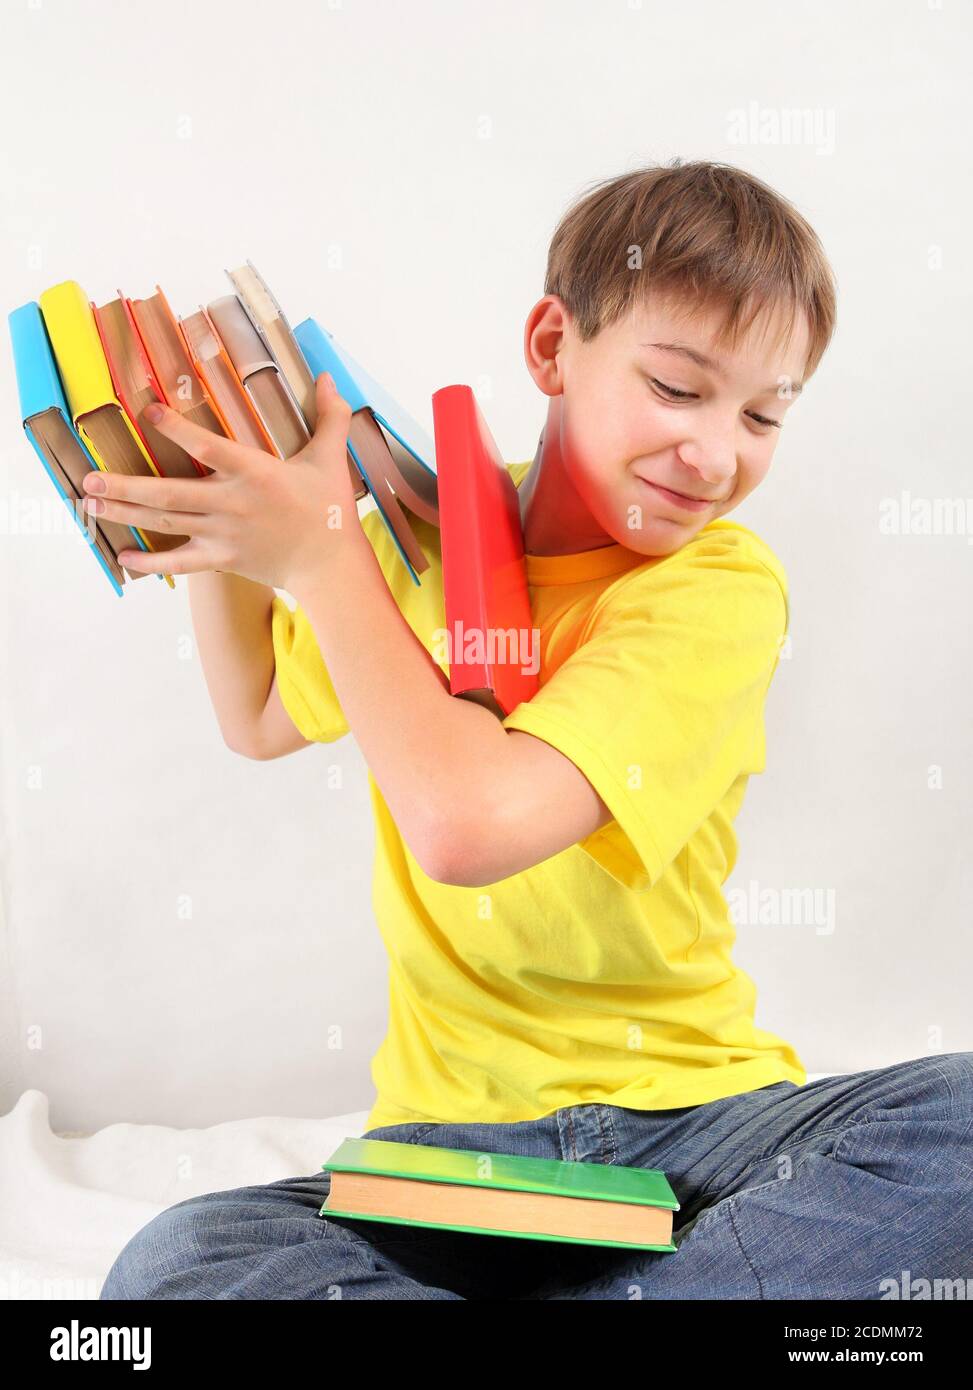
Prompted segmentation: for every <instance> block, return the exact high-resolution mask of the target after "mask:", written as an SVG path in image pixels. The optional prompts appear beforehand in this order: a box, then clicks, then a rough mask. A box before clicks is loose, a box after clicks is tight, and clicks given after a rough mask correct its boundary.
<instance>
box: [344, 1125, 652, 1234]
mask: <svg viewBox="0 0 973 1390" xmlns="http://www.w3.org/2000/svg"><path fill="white" fill-rule="evenodd" d="M321 1167H322V1168H323V1169H324V1170H325V1171H326V1172H330V1173H331V1175H332V1176H331V1187H330V1191H329V1193H328V1196H327V1198H326V1199H325V1201H324V1203H323V1205H322V1206H321V1208H320V1211H319V1215H321V1216H329V1217H330V1216H348V1217H354V1218H355V1219H356V1220H361V1221H391V1222H393V1223H396V1224H398V1225H403V1226H436V1227H439V1228H440V1229H441V1230H446V1231H467V1232H470V1233H472V1234H474V1235H492V1236H516V1237H519V1238H520V1239H524V1240H555V1241H558V1240H560V1241H569V1242H571V1243H572V1244H576V1245H608V1246H619V1247H623V1248H625V1249H629V1250H669V1251H671V1250H675V1248H676V1246H675V1243H674V1241H673V1238H672V1213H673V1212H674V1211H678V1210H679V1202H678V1201H677V1199H676V1194H675V1193H674V1192H673V1190H672V1188H671V1187H670V1186H669V1182H668V1179H667V1178H666V1175H665V1173H663V1172H662V1171H661V1169H658V1168H623V1167H621V1166H619V1165H617V1164H608V1163H572V1162H567V1161H564V1160H562V1159H554V1158H527V1157H522V1156H520V1155H516V1154H493V1153H486V1154H485V1153H482V1152H477V1151H474V1150H473V1149H444V1148H438V1147H436V1146H435V1145H432V1144H402V1143H397V1142H395V1141H393V1140H389V1139H346V1140H345V1141H344V1142H343V1143H342V1144H341V1145H340V1147H339V1148H338V1149H336V1151H335V1152H334V1153H333V1154H332V1155H331V1157H330V1158H329V1159H328V1161H327V1163H322V1165H321Z"/></svg>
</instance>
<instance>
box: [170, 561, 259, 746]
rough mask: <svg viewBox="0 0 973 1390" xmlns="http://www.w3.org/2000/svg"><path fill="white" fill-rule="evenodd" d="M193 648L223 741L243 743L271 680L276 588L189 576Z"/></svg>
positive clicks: (236, 578) (225, 577) (227, 577)
mask: <svg viewBox="0 0 973 1390" xmlns="http://www.w3.org/2000/svg"><path fill="white" fill-rule="evenodd" d="M187 577H188V580H189V605H190V609H191V611H192V618H193V630H194V632H195V635H196V647H197V649H198V651H199V657H200V661H201V663H202V667H203V675H204V677H205V680H206V686H207V689H208V690H209V695H210V700H211V701H212V704H213V709H214V711H215V713H216V718H217V722H218V724H219V726H220V732H221V733H222V735H223V738H224V739H225V741H226V742H227V743H228V744H230V745H231V746H232V745H241V744H242V743H243V742H244V741H245V740H246V737H247V733H248V731H249V730H250V729H252V728H253V726H254V724H255V722H256V720H257V719H258V718H259V716H260V714H261V713H262V711H263V709H264V707H265V705H266V703H267V696H268V694H269V693H270V687H271V683H272V681H273V676H274V647H273V640H272V638H271V628H270V609H271V604H272V602H273V598H274V590H273V589H272V588H270V587H269V585H266V584H255V583H254V582H253V580H250V579H244V578H243V577H242V576H241V575H238V574H222V573H217V572H216V571H203V572H200V573H196V574H190V575H188V576H187Z"/></svg>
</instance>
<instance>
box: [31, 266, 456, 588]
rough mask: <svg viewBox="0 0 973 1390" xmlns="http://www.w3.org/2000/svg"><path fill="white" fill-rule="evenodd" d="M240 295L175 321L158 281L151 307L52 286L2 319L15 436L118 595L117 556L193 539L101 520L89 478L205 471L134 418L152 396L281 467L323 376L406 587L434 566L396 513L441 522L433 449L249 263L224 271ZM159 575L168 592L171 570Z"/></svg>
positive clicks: (69, 283) (358, 484)
mask: <svg viewBox="0 0 973 1390" xmlns="http://www.w3.org/2000/svg"><path fill="white" fill-rule="evenodd" d="M227 274H228V276H229V278H230V281H231V283H232V285H233V287H234V291H235V293H233V294H228V295H223V296H222V297H220V298H218V299H214V300H212V301H211V302H210V303H209V304H207V305H206V307H205V308H203V307H200V308H199V309H198V310H197V312H196V313H194V314H190V315H189V316H188V317H187V318H182V317H180V316H178V315H176V314H175V313H173V310H172V308H171V307H170V305H169V301H168V300H167V298H166V296H165V294H164V293H163V292H162V290H161V288H160V287H159V286H158V285H157V286H156V292H155V294H154V295H152V296H151V297H150V298H148V299H129V298H127V297H126V296H125V295H124V294H122V293H121V292H119V293H118V294H117V296H116V298H115V299H113V300H110V301H108V302H107V303H106V304H102V305H100V306H99V305H96V304H94V303H92V302H90V301H89V300H88V298H87V296H86V295H85V293H84V291H83V290H82V288H81V286H80V285H79V284H77V282H76V281H73V280H66V281H64V282H63V283H62V284H59V285H54V286H53V287H52V288H50V289H47V290H45V291H44V292H43V294H42V295H41V296H40V302H39V303H38V302H35V301H31V302H30V303H28V304H24V305H21V307H20V308H18V309H15V310H13V312H12V313H10V315H9V316H8V322H9V326H10V335H11V340H12V344H13V353H14V363H15V366H16V371H17V383H18V387H19V390H20V402H21V414H22V418H23V424H24V429H25V431H26V433H27V437H28V439H29V440H30V442H31V444H32V445H33V446H34V449H35V450H36V452H37V454H38V457H39V458H40V460H41V463H42V464H43V465H44V468H45V469H46V471H47V473H48V476H49V477H50V479H51V481H52V482H53V484H54V486H55V487H56V488H57V490H58V492H59V493H60V494H61V496H62V498H63V499H64V501H65V502H66V503H67V505H68V507H69V508H70V509H71V511H72V512H73V514H74V517H75V520H76V521H77V523H78V525H79V526H80V527H81V529H82V530H83V531H84V533H85V536H86V538H87V539H88V542H89V544H90V546H91V549H92V552H93V554H94V555H95V557H96V559H97V560H98V561H99V563H100V565H101V567H102V569H103V571H104V573H105V575H106V577H107V578H108V580H109V582H110V583H111V585H112V588H113V589H114V590H115V592H116V593H117V594H118V595H120V596H121V595H122V593H123V589H122V585H123V584H124V583H125V582H126V578H129V579H137V578H141V575H139V574H138V573H137V572H134V571H127V572H126V571H124V570H123V568H122V567H121V566H120V565H119V563H118V559H117V556H118V552H119V551H120V550H125V549H130V548H131V547H132V544H133V540H134V543H135V544H136V545H137V546H139V548H140V549H142V550H165V549H172V548H173V547H175V546H179V545H183V544H184V543H185V542H186V541H187V540H188V537H187V536H176V535H170V534H162V533H159V532H155V531H143V530H141V529H139V528H137V527H131V526H125V525H122V524H120V523H118V522H100V521H97V520H96V519H95V518H94V517H89V516H88V515H87V513H85V512H84V511H83V509H82V507H81V506H80V503H81V501H82V500H83V498H84V496H85V493H84V488H83V481H84V475H85V473H86V472H88V471H89V469H92V468H101V469H103V470H105V471H107V472H112V473H127V474H141V475H149V474H156V475H157V476H160V477H168V478H193V477H201V476H206V475H207V474H208V473H209V472H211V471H212V470H210V469H207V468H204V467H203V466H201V465H200V464H199V463H198V462H197V461H196V460H195V459H192V458H190V457H189V455H188V454H186V453H185V451H184V450H183V449H181V448H180V447H179V446H178V445H177V444H174V443H173V442H172V441H171V440H170V439H167V438H166V437H165V436H164V435H163V434H160V433H159V431H158V430H156V429H154V428H153V427H152V426H151V425H150V424H149V423H148V422H146V421H143V420H142V418H141V414H142V411H143V410H144V409H145V407H146V406H147V405H148V404H149V403H150V402H152V401H161V402H163V403H165V404H166V405H169V406H171V407H172V409H174V410H178V411H179V412H180V413H181V414H183V415H184V416H185V417H186V419H187V420H191V421H192V422H193V423H194V424H197V425H201V426H203V428H204V429H210V430H213V431H214V432H216V433H218V434H223V435H225V436H226V437H228V438H229V439H234V440H237V441H238V442H239V443H241V444H249V445H252V446H254V447H256V448H259V449H264V450H266V451H267V452H269V453H271V454H273V455H275V456H276V457H277V458H280V459H287V458H290V457H291V456H292V455H293V454H296V453H297V452H298V451H299V450H300V449H301V448H303V446H304V445H305V444H306V443H307V441H308V439H310V437H311V432H312V431H313V429H314V426H315V422H316V410H315V394H314V380H315V377H317V376H318V375H319V374H320V373H321V372H330V373H331V375H332V376H333V377H334V379H335V382H336V384H337V386H338V390H339V391H340V393H341V394H342V395H343V396H344V397H345V399H346V400H347V401H348V402H349V404H350V405H351V407H352V410H353V412H354V414H353V417H352V422H351V427H350V430H349V436H348V466H349V469H350V471H351V477H352V482H353V484H354V488H355V496H356V498H357V499H361V498H363V497H365V495H366V494H371V496H372V497H373V498H374V499H375V503H376V506H377V507H378V510H379V512H380V513H381V516H382V520H383V522H384V523H385V525H386V526H387V527H388V529H389V532H390V534H391V535H392V539H393V541H394V542H395V546H396V549H397V550H398V552H399V555H400V556H401V558H402V560H403V562H404V564H405V565H406V567H407V569H408V571H409V574H410V576H411V578H412V580H413V582H414V583H417V584H418V582H419V578H418V576H419V574H421V573H422V572H423V571H424V570H425V569H426V568H428V560H427V559H426V557H425V555H424V554H423V551H422V549H421V547H420V546H419V544H418V542H417V540H416V538H415V534H414V532H413V529H412V526H411V523H410V521H409V519H408V518H407V516H406V515H405V513H404V512H403V509H402V505H401V503H405V504H406V505H408V506H409V507H410V508H411V509H412V511H413V512H414V513H415V515H416V516H419V517H422V518H423V519H425V520H426V521H430V522H432V523H433V524H434V525H438V524H439V508H438V501H437V486H436V464H435V450H434V446H433V442H432V440H431V439H430V438H429V436H428V435H427V434H426V433H425V431H424V430H422V428H421V427H420V426H419V425H418V424H417V423H416V422H415V421H414V420H412V419H411V418H410V417H409V416H408V415H407V413H406V412H405V411H404V410H402V408H401V407H400V406H399V405H398V404H397V403H396V402H395V401H394V400H393V399H392V398H391V397H390V396H389V395H388V394H387V393H386V392H384V391H382V390H381V388H380V387H379V386H378V384H377V383H376V382H374V381H373V380H372V379H371V378H370V377H369V376H368V374H367V373H366V372H365V371H364V369H363V368H362V367H360V366H359V364H358V363H357V362H355V361H354V359H353V358H352V357H351V356H350V354H348V353H347V352H345V350H344V349H343V348H342V347H341V346H340V345H339V344H338V343H337V342H336V340H335V338H334V336H333V335H332V334H330V333H328V332H326V331H325V330H324V329H322V328H321V327H320V326H319V325H318V324H317V323H316V322H315V321H314V319H305V320H304V321H303V323H300V324H298V326H297V328H296V329H294V330H293V331H292V330H291V327H290V325H289V323H288V321H287V319H286V318H285V317H284V314H283V312H282V310H281V308H280V306H279V304H278V303H277V301H276V299H275V298H274V296H273V295H272V294H271V292H270V290H269V289H268V287H267V285H266V284H265V282H264V280H263V279H262V278H261V276H260V274H259V273H258V271H257V270H256V268H255V267H254V266H253V265H252V263H251V262H249V261H248V262H247V263H246V265H244V266H241V267H240V268H239V269H238V270H232V271H227ZM162 577H164V578H165V579H166V581H167V582H168V584H169V586H170V587H174V584H173V580H172V576H171V575H165V576H160V578H162Z"/></svg>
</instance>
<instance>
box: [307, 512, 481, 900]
mask: <svg viewBox="0 0 973 1390" xmlns="http://www.w3.org/2000/svg"><path fill="white" fill-rule="evenodd" d="M342 552H343V553H342V554H341V555H340V556H339V557H337V559H336V560H335V562H334V563H332V564H330V565H329V566H328V567H326V568H322V570H321V571H320V572H319V573H318V574H317V575H315V576H312V577H311V578H310V579H309V580H308V581H307V582H306V583H305V584H304V585H303V588H302V592H300V593H298V592H296V591H295V594H294V597H295V599H296V600H297V602H298V603H299V604H300V606H301V607H302V608H303V609H304V612H305V613H306V614H307V616H308V619H309V621H310V623H311V626H312V628H313V629H314V634H315V637H316V638H317V642H318V646H319V647H320V649H321V655H322V657H323V658H324V663H325V666H326V667H327V669H328V675H329V676H330V677H331V682H332V684H333V686H334V689H335V693H336V694H337V696H338V699H339V701H340V703H341V708H342V711H343V712H344V716H345V719H346V720H347V722H348V727H349V728H350V730H351V732H352V733H353V734H354V736H355V739H356V741H357V743H358V745H359V747H360V748H361V751H362V755H363V757H364V758H365V761H366V763H367V764H368V766H369V768H370V769H371V772H372V775H373V776H374V778H375V781H376V783H377V784H378V787H379V789H380V791H381V793H382V795H383V797H384V798H385V801H386V803H387V805H388V807H389V810H390V811H391V813H392V816H393V818H394V820H395V822H396V825H397V826H398V827H399V830H400V831H401V833H402V835H403V837H404V839H405V841H406V843H407V844H408V846H409V848H410V850H411V851H412V853H413V855H414V856H415V858H416V859H417V860H418V862H419V863H420V865H421V866H422V868H423V869H424V870H425V872H426V873H428V874H430V876H432V877H435V876H436V871H437V869H438V868H439V867H440V866H441V865H442V864H443V862H444V856H445V855H446V853H447V846H446V844H445V841H447V840H449V841H451V842H452V843H453V844H455V841H456V839H457V836H462V833H463V828H464V826H468V825H470V824H472V823H473V814H472V813H474V812H476V810H477V808H478V807H481V806H482V804H483V800H484V798H485V797H486V794H487V787H488V778H489V775H490V770H491V768H493V767H496V766H497V763H498V761H499V760H500V759H501V758H502V756H503V755H504V753H505V752H506V739H507V735H506V731H505V730H504V728H503V725H502V724H501V723H500V722H499V721H498V720H497V718H496V717H495V716H494V715H493V714H491V713H490V711H489V710H486V709H484V708H482V707H481V706H479V705H476V704H474V703H472V702H470V701H468V700H459V699H456V698H455V697H453V696H452V695H450V693H449V681H448V678H447V677H446V676H445V675H444V674H443V672H442V671H441V670H440V668H439V667H438V666H437V664H436V662H435V661H434V660H433V659H432V657H431V656H430V655H429V653H428V652H427V651H426V649H425V647H423V645H422V643H421V642H420V641H419V640H418V638H417V637H416V635H415V633H414V632H413V631H412V629H411V628H410V626H409V624H408V622H407V621H406V619H405V618H404V617H403V616H402V614H401V612H400V611H399V608H398V606H397V604H396V602H395V600H394V599H393V597H392V595H391V593H390V591H389V587H388V584H387V583H386V580H385V576H384V575H383V574H382V570H381V566H380V565H379V562H378V560H377V559H376V556H375V553H374V551H373V550H372V548H371V546H370V545H369V543H368V541H367V539H366V538H365V537H364V535H363V534H361V533H356V534H355V535H354V536H353V537H352V538H351V539H349V542H348V544H347V546H343V547H342Z"/></svg>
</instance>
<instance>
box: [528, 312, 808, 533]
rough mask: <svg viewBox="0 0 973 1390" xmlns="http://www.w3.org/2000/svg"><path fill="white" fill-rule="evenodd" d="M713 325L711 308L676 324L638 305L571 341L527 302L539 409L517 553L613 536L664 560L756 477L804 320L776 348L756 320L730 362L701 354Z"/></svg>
mask: <svg viewBox="0 0 973 1390" xmlns="http://www.w3.org/2000/svg"><path fill="white" fill-rule="evenodd" d="M721 321H722V316H721V314H720V312H719V311H718V310H715V309H714V310H712V311H707V312H705V313H702V314H699V315H697V316H696V317H695V318H693V319H690V318H688V317H687V315H686V314H685V312H683V311H680V309H679V306H678V305H673V304H671V303H663V302H660V301H650V302H649V304H647V305H639V306H636V307H635V308H634V309H632V310H631V311H630V313H629V314H627V315H626V316H625V317H623V318H621V319H619V320H618V321H617V322H615V323H613V324H611V325H610V326H609V327H607V328H604V329H602V331H601V332H600V333H598V334H596V336H595V337H594V338H593V339H591V340H590V341H589V342H582V341H581V340H580V338H579V337H578V335H577V333H576V332H575V329H574V325H573V323H572V321H571V318H570V315H569V314H568V313H567V310H566V309H565V308H564V305H563V303H562V302H561V300H559V299H558V298H557V297H556V296H553V295H549V296H546V297H545V298H544V299H543V300H541V301H540V303H539V304H538V305H537V306H536V307H535V309H534V310H533V312H532V314H531V317H530V319H529V320H528V324H527V333H526V336H525V346H526V351H527V360H528V366H529V367H530V369H531V373H532V375H533V376H534V379H535V381H537V384H538V385H539V386H540V387H541V389H542V390H544V391H546V393H547V394H548V395H549V396H550V397H551V401H550V406H549V409H548V419H547V424H546V426H545V429H544V438H543V446H542V464H541V469H540V476H539V477H538V480H537V481H538V486H537V488H536V489H535V490H536V491H537V492H538V493H539V496H538V502H537V508H538V512H541V511H542V515H536V514H535V516H534V517H531V514H530V510H529V508H528V509H527V512H526V515H525V538H526V539H527V543H528V544H527V548H528V549H529V550H530V549H534V548H540V549H549V548H550V547H551V545H552V543H553V545H554V549H555V550H557V549H560V548H562V547H563V552H564V553H567V552H569V551H570V550H572V549H577V550H583V549H589V548H592V547H594V546H598V545H604V544H607V543H608V542H609V541H618V542H619V543H620V544H622V545H624V546H627V547H628V548H629V549H630V550H635V551H638V552H639V553H641V554H643V555H668V554H671V553H672V552H673V551H676V550H678V549H679V548H680V547H681V546H683V545H685V544H686V542H687V541H688V540H690V539H691V538H692V537H693V536H694V535H695V534H696V532H697V531H699V530H700V529H701V528H702V527H703V526H705V525H707V523H708V522H710V521H713V520H714V519H715V518H716V517H719V516H724V515H725V514H726V513H727V512H729V511H731V510H732V509H733V508H734V507H736V506H738V505H739V504H740V503H741V502H742V501H743V499H744V498H745V497H746V496H747V495H748V494H749V493H751V492H752V491H753V490H754V488H755V487H756V486H757V484H758V483H760V482H761V481H762V479H763V478H764V477H765V476H766V474H767V470H768V469H769V467H770V462H771V459H772V458H773V454H774V449H775V448H776V446H777V441H778V439H779V438H780V433H781V430H780V426H781V425H782V424H783V422H784V419H785V417H786V415H787V412H788V410H789V409H790V408H791V406H792V404H793V402H794V401H795V400H796V399H797V398H798V395H799V391H800V384H801V376H802V371H803V365H804V362H805V360H806V357H807V350H808V341H809V329H808V324H807V320H806V317H805V316H804V315H803V314H801V315H799V316H798V319H797V322H796V324H795V327H794V330H793V333H792V335H791V339H790V341H789V342H785V344H784V346H783V348H779V347H775V346H774V343H775V335H777V333H778V332H779V330H780V329H781V327H782V325H783V323H784V321H785V320H784V316H783V314H782V312H781V311H776V312H774V313H773V314H772V315H771V316H770V319H769V322H767V320H766V318H764V317H758V319H757V321H756V323H755V324H753V325H752V326H751V328H750V330H749V332H748V334H747V335H746V336H745V337H744V338H742V339H740V340H739V342H738V343H737V346H736V350H735V351H734V352H733V353H732V355H731V353H730V352H729V349H728V348H725V347H724V348H723V349H722V350H720V349H718V348H717V347H716V345H715V338H716V333H717V330H718V328H719V326H720V323H721ZM661 345H669V346H661ZM676 345H679V348H682V349H688V350H691V351H692V352H694V353H695V354H697V358H699V357H705V358H707V359H709V360H710V361H711V362H712V363H714V364H715V365H713V366H705V365H703V364H702V362H701V361H700V360H694V359H693V357H691V356H690V352H689V351H685V350H679V348H677V346H676ZM684 393H685V394H684ZM770 422H775V423H770ZM545 471H546V472H547V479H546V480H545V478H544V476H543V475H544V473H545ZM674 494H682V495H683V497H688V498H689V499H692V500H690V501H689V502H685V501H681V500H680V497H679V496H676V495H674ZM525 500H529V499H525ZM532 536H533V540H534V541H535V542H536V547H535V546H532V545H531V543H530V541H531V537H532ZM599 537H600V539H599ZM555 538H557V539H555Z"/></svg>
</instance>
